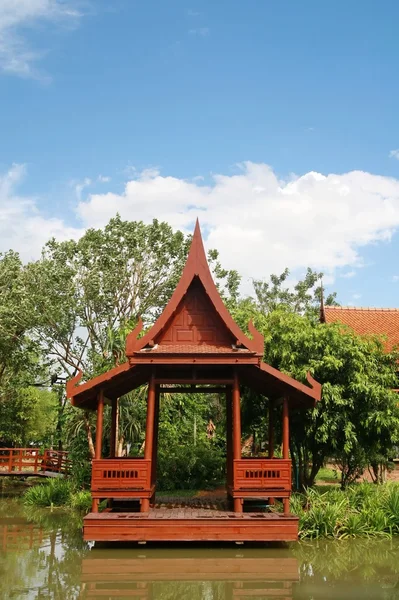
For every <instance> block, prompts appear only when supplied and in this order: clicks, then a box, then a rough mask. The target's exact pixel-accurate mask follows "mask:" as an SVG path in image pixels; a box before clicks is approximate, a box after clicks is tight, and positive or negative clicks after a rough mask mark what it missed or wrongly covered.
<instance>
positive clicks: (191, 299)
mask: <svg viewBox="0 0 399 600" xmlns="http://www.w3.org/2000/svg"><path fill="white" fill-rule="evenodd" d="M142 328H143V324H142V322H141V321H140V320H139V322H138V323H137V326H136V327H135V329H134V330H133V331H132V332H131V333H130V334H129V335H128V337H127V341H126V356H127V361H126V363H124V364H122V365H119V366H117V367H114V368H113V369H111V370H110V371H109V372H108V373H104V374H102V375H100V376H98V377H95V378H94V379H92V380H91V381H87V382H84V383H80V382H81V379H82V374H81V373H79V374H78V375H77V376H76V377H74V378H73V379H72V380H71V381H69V382H68V384H67V395H68V397H69V398H70V399H71V401H72V403H73V404H74V405H75V406H80V407H82V408H85V409H96V410H97V432H96V434H97V435H96V458H95V460H93V471H92V496H93V508H92V513H91V514H90V515H89V516H88V517H87V518H86V519H85V522H84V536H85V539H91V540H104V541H112V540H127V541H129V540H130V541H140V540H141V541H147V540H148V541H151V540H153V541H165V540H169V541H174V540H176V541H177V540H179V541H190V540H193V541H201V540H202V541H217V540H221V541H251V540H253V541H272V540H292V539H296V536H297V530H298V521H297V519H296V518H295V517H292V516H291V515H289V514H288V513H289V497H290V493H291V461H290V460H289V410H292V409H295V408H308V407H311V406H314V404H315V402H317V401H318V400H319V399H320V395H321V386H320V384H318V383H317V382H316V381H315V380H314V379H313V378H312V377H311V376H310V375H308V376H307V380H308V385H306V384H304V383H301V382H298V381H296V380H294V379H293V378H291V377H289V376H288V375H285V374H284V373H281V372H280V371H278V370H277V369H275V368H274V367H271V366H270V365H268V364H266V363H264V362H263V361H262V356H263V350H264V348H263V337H262V335H261V334H260V333H259V332H258V331H257V330H256V329H255V327H254V326H253V324H252V323H249V325H248V330H249V333H250V336H247V335H245V334H244V333H243V332H242V331H241V330H240V328H239V327H238V326H237V324H236V323H235V322H234V320H233V319H232V317H231V315H230V314H229V312H228V310H227V308H226V307H225V305H224V304H223V301H222V298H221V296H220V294H219V292H218V290H217V288H216V286H215V283H214V281H213V279H212V275H211V272H210V270H209V266H208V263H207V259H206V254H205V250H204V245H203V242H202V238H201V233H200V229H199V224H198V222H197V224H196V227H195V231H194V235H193V240H192V244H191V248H190V251H189V255H188V258H187V262H186V265H185V267H184V270H183V273H182V276H181V278H180V281H179V283H178V285H177V287H176V290H175V291H174V293H173V295H172V297H171V299H170V301H169V302H168V304H167V306H166V308H165V309H164V311H163V312H162V314H161V316H160V317H159V318H158V320H157V321H156V323H155V324H154V325H153V326H152V327H151V328H150V330H149V331H147V332H146V333H145V334H144V335H141V333H142ZM144 384H148V401H147V419H146V433H145V444H144V458H141V457H140V458H116V457H114V456H113V455H114V454H115V452H114V449H115V446H116V438H117V399H118V398H119V397H121V396H123V395H124V394H126V393H128V392H130V391H131V390H133V389H136V388H137V387H139V386H141V385H144ZM176 385H178V386H179V388H178V389H176V388H175V387H174V386H176ZM240 386H241V387H242V386H248V387H249V388H251V389H253V390H254V391H256V392H258V393H259V394H264V395H266V396H267V397H268V399H269V406H270V411H269V433H268V437H269V440H268V441H269V458H265V457H251V458H241V406H240ZM174 391H175V392H176V393H187V392H190V393H220V394H223V395H225V397H226V422H227V431H226V440H227V444H226V446H227V447H226V454H227V456H226V463H227V464H226V472H227V482H226V483H227V490H228V495H229V499H230V500H232V501H233V506H234V512H226V511H225V512H223V511H216V512H215V511H213V512H212V514H209V513H206V514H202V513H201V512H197V513H195V512H193V511H192V509H191V512H190V511H188V512H187V511H185V510H182V511H180V510H179V511H177V512H173V510H172V512H171V511H170V510H169V511H167V510H166V511H162V510H154V508H150V503H152V505H154V503H155V484H156V462H157V460H156V459H157V447H158V424H159V398H160V395H162V393H164V392H167V393H169V394H173V392H174ZM281 399H283V403H282V404H283V408H282V431H283V436H282V446H283V459H275V458H273V456H274V444H275V440H274V422H273V414H274V412H275V413H276V414H277V407H278V406H280V404H281ZM105 403H110V404H111V406H112V418H111V421H112V427H111V440H110V442H111V444H110V445H111V455H112V457H111V458H109V459H102V458H101V445H102V431H103V412H104V404H105ZM273 403H274V404H273ZM273 406H275V409H273ZM273 411H274V412H273ZM275 497H276V498H282V499H283V504H284V513H286V514H285V515H281V514H280V515H278V514H276V513H274V512H273V513H264V514H263V513H262V514H253V513H250V514H247V513H246V510H245V509H247V508H248V501H249V500H250V499H257V498H258V499H265V500H268V502H269V503H272V502H273V499H274V498H275ZM102 498H106V499H108V500H109V501H110V502H108V509H107V512H106V513H101V514H99V513H98V502H99V500H100V499H102ZM118 499H120V500H124V501H125V500H127V499H133V500H139V501H140V512H139V513H127V512H126V513H116V512H113V510H115V511H116V510H117V500H118ZM112 500H114V501H115V503H114V507H115V508H114V509H113V508H112V506H113V504H112ZM244 502H245V503H246V504H245V506H244ZM155 506H156V504H155Z"/></svg>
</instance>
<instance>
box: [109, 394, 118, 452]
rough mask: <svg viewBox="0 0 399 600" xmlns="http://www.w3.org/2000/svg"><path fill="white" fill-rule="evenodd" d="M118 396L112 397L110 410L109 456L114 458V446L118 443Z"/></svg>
mask: <svg viewBox="0 0 399 600" xmlns="http://www.w3.org/2000/svg"><path fill="white" fill-rule="evenodd" d="M118 401H119V399H118V398H113V400H112V411H111V441H110V446H111V449H110V450H111V451H110V457H111V458H115V456H116V446H117V443H118V404H119V402H118Z"/></svg>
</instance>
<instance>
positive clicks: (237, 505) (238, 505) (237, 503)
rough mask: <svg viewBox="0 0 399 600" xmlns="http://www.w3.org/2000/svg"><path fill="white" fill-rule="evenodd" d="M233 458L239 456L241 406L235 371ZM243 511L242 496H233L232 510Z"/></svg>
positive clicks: (235, 458)
mask: <svg viewBox="0 0 399 600" xmlns="http://www.w3.org/2000/svg"><path fill="white" fill-rule="evenodd" d="M232 445H233V458H234V460H237V459H240V458H241V406H240V384H239V381H238V375H237V372H236V373H235V374H234V383H233V444H232ZM242 511H243V500H242V498H234V512H242Z"/></svg>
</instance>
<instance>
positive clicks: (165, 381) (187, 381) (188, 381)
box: [155, 377, 234, 386]
mask: <svg viewBox="0 0 399 600" xmlns="http://www.w3.org/2000/svg"><path fill="white" fill-rule="evenodd" d="M233 383H234V379H232V378H231V377H230V378H220V379H211V378H207V377H204V378H203V379H201V378H200V377H198V378H195V379H194V378H188V377H186V378H184V379H183V378H180V379H175V378H174V377H169V378H166V377H161V378H159V377H158V378H156V379H155V384H159V385H171V384H173V385H216V386H219V385H233Z"/></svg>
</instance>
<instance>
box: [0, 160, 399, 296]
mask: <svg viewBox="0 0 399 600" xmlns="http://www.w3.org/2000/svg"><path fill="white" fill-rule="evenodd" d="M24 175H25V169H24V167H23V166H21V165H14V166H13V167H12V168H11V169H10V170H9V171H8V172H7V173H5V174H4V175H1V174H0V240H1V241H0V250H2V251H4V250H7V249H9V248H14V249H15V250H18V251H20V252H21V254H22V256H23V257H24V258H25V259H29V258H32V257H37V256H38V255H39V254H40V249H41V247H42V245H43V244H44V243H45V242H46V241H47V240H48V239H49V238H50V237H51V236H55V237H56V238H58V239H68V238H71V237H72V238H76V237H78V236H79V235H81V233H82V232H83V230H84V228H86V227H102V226H104V225H105V224H106V223H107V222H108V221H109V219H110V218H111V217H113V216H115V214H116V212H119V213H120V215H121V216H122V218H124V219H131V220H139V219H142V220H144V221H145V222H150V221H151V220H152V219H153V218H154V217H156V218H157V219H159V220H165V221H168V222H169V223H170V224H171V225H172V226H173V227H174V228H176V229H177V228H179V229H183V230H185V231H186V232H192V229H193V224H194V221H195V219H196V217H197V216H198V217H199V218H200V222H201V226H202V229H203V231H204V232H205V233H206V234H207V237H206V245H207V247H208V248H217V249H218V250H219V251H220V258H221V262H222V264H223V265H224V266H226V267H227V268H235V269H237V270H238V271H239V272H240V273H241V274H242V275H243V280H244V282H245V288H246V289H247V290H248V289H250V283H249V282H250V278H252V277H253V278H263V277H268V276H269V274H270V273H280V272H282V271H283V269H284V268H285V267H289V268H290V269H291V271H292V273H293V275H292V277H293V279H295V278H297V277H300V275H301V272H303V270H304V268H305V267H307V266H310V267H312V268H314V269H320V270H323V271H324V273H325V278H324V284H325V285H327V282H330V281H332V280H333V277H334V275H336V274H337V273H336V270H338V273H339V272H340V270H341V269H344V276H345V275H346V276H347V277H349V275H350V274H351V273H352V271H353V270H354V269H355V268H356V267H358V266H360V265H362V257H361V252H362V247H363V246H366V245H367V244H373V243H376V242H386V241H389V240H390V238H391V236H392V234H393V232H394V231H395V230H397V229H399V180H396V179H393V178H388V177H380V176H377V175H371V174H370V173H364V172H361V171H354V172H350V173H344V174H342V175H335V174H330V175H326V176H325V175H322V174H320V173H314V172H310V173H307V174H306V175H303V176H295V177H291V178H290V179H289V180H287V181H281V180H280V179H278V177H277V176H276V174H275V173H274V172H273V170H272V169H271V168H270V167H269V166H267V165H265V164H256V163H251V162H246V163H244V164H242V165H240V167H239V169H238V170H237V172H236V173H235V174H230V175H221V174H219V175H214V176H213V177H212V179H211V182H210V184H206V183H205V182H204V181H200V180H199V181H193V180H191V181H186V180H184V179H179V178H177V177H171V176H162V175H161V174H160V173H159V171H157V170H156V169H147V170H145V171H143V172H141V173H138V174H137V175H136V177H135V178H132V176H130V177H129V181H128V182H127V183H126V186H125V189H124V192H123V193H122V194H117V193H113V192H112V191H108V192H106V193H101V194H100V193H92V194H89V195H88V196H87V197H86V196H85V197H84V199H81V200H80V201H78V204H77V209H76V210H77V215H76V214H73V215H71V218H72V217H76V216H78V217H79V218H80V219H81V222H82V227H81V228H80V229H77V228H75V227H72V226H70V225H69V224H68V222H66V221H63V220H62V219H60V218H49V217H47V216H45V215H44V213H43V212H41V211H40V203H39V200H38V199H37V198H34V197H26V196H20V195H18V193H17V189H18V184H19V183H20V182H21V181H22V180H23V178H24ZM95 181H98V179H96V180H95ZM90 183H91V180H90V179H89V178H86V179H84V180H83V181H80V182H77V181H75V182H74V188H75V190H76V187H78V191H79V186H80V194H82V190H83V189H84V188H85V187H87V186H88V185H90ZM104 185H106V182H104ZM107 187H109V184H108V185H107ZM345 269H346V272H345ZM398 281H399V276H398Z"/></svg>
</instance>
